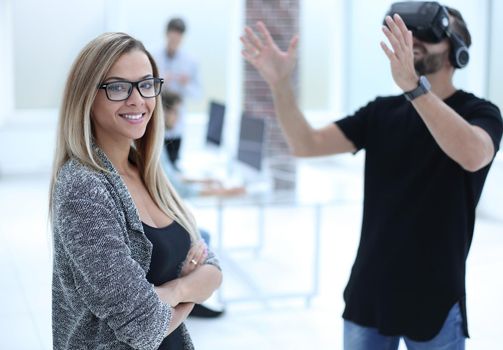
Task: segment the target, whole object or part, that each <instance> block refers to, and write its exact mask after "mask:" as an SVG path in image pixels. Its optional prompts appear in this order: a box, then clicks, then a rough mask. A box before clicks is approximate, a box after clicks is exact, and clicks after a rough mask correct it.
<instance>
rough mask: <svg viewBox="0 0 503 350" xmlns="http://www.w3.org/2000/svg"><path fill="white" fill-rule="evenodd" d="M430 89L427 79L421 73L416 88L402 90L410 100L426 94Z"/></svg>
mask: <svg viewBox="0 0 503 350" xmlns="http://www.w3.org/2000/svg"><path fill="white" fill-rule="evenodd" d="M430 89H431V84H430V82H429V81H428V79H426V77H425V76H424V75H421V76H420V77H419V83H418V85H417V88H415V89H413V90H410V91H406V92H404V95H405V98H406V99H407V101H412V100H414V99H416V98H418V97H419V96H421V95H424V94H426V93H427V92H428V91H430Z"/></svg>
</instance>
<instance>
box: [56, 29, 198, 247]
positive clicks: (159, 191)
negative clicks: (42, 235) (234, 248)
mask: <svg viewBox="0 0 503 350" xmlns="http://www.w3.org/2000/svg"><path fill="white" fill-rule="evenodd" d="M133 50H139V51H141V52H144V53H145V54H146V55H147V57H148V59H149V61H150V63H151V65H152V70H153V74H154V77H158V76H159V71H158V69H157V65H156V63H155V61H154V59H153V58H152V55H151V54H150V53H149V52H148V51H147V50H146V49H145V47H144V46H143V44H142V43H141V42H140V41H138V40H136V39H134V38H132V37H131V36H129V35H127V34H124V33H105V34H102V35H100V36H98V37H97V38H95V39H94V40H92V41H91V42H90V43H88V44H87V45H86V46H85V47H84V48H83V49H82V51H81V52H80V54H79V55H78V56H77V58H76V60H75V62H74V63H73V66H72V68H71V70H70V74H69V76H68V80H67V81H66V86H65V90H64V94H63V101H62V104H61V110H60V114H59V122H58V132H57V141H56V142H57V143H56V152H55V156H54V164H53V171H52V179H51V186H50V194H49V216H50V217H52V214H53V212H52V210H53V195H54V186H55V183H56V179H57V177H58V174H59V171H60V169H61V167H62V166H63V165H64V164H65V163H66V162H67V161H68V160H69V159H70V158H76V159H78V160H79V161H80V162H82V163H83V164H85V165H87V166H89V167H90V168H92V169H94V170H96V171H100V172H103V171H104V172H107V170H106V169H104V167H103V164H100V163H101V162H100V161H99V158H98V156H97V154H96V152H95V151H94V150H93V147H92V139H93V126H92V122H91V108H92V106H93V103H94V99H95V98H96V95H97V93H98V89H97V86H98V85H99V83H101V82H102V81H103V79H105V77H106V74H107V73H108V71H109V70H110V68H111V67H112V65H113V64H114V63H115V62H116V61H117V60H118V59H119V57H121V56H122V55H123V54H125V53H128V52H131V51H133ZM163 134H164V119H163V116H162V105H161V99H160V96H157V97H156V105H155V108H154V111H153V114H152V118H151V119H150V121H149V123H148V125H147V128H146V130H145V134H144V135H143V137H141V138H140V139H138V140H135V141H134V142H133V145H132V147H131V154H132V155H133V158H134V160H135V162H136V165H137V167H138V170H139V172H140V176H141V178H142V180H143V182H144V184H145V186H146V187H147V190H148V192H149V194H150V196H151V197H152V199H153V200H154V202H155V203H156V204H157V206H159V208H161V210H162V211H163V212H164V213H165V214H166V215H168V216H169V217H170V218H171V219H173V220H175V221H177V222H178V223H180V224H181V225H182V226H183V227H184V228H185V229H186V230H187V231H188V232H189V234H190V235H191V238H192V240H193V241H194V240H196V239H198V238H199V233H198V230H197V225H196V223H195V220H194V217H193V216H192V214H191V213H190V211H189V210H188V209H187V208H186V207H185V205H184V204H183V202H182V200H181V199H180V197H179V196H178V194H177V193H176V191H175V190H174V189H173V187H172V186H171V184H170V182H169V181H168V179H167V178H166V175H165V174H164V172H163V171H162V169H161V165H160V155H161V147H162V140H163Z"/></svg>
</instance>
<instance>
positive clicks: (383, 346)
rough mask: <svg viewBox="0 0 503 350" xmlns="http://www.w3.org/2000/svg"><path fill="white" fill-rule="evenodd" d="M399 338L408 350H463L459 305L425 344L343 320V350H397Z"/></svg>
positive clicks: (454, 307) (461, 320)
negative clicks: (383, 333) (386, 334)
mask: <svg viewBox="0 0 503 350" xmlns="http://www.w3.org/2000/svg"><path fill="white" fill-rule="evenodd" d="M401 338H403V340H404V341H405V345H406V346H407V349H408V350H464V349H465V335H464V332H463V319H462V316H461V310H460V308H459V304H458V303H456V304H455V305H454V306H453V307H452V309H451V310H450V311H449V314H448V315H447V319H446V320H445V322H444V325H443V326H442V329H440V332H439V333H438V334H437V335H436V336H435V337H434V338H433V339H431V340H428V341H425V342H418V341H413V340H411V339H409V338H407V337H401V336H385V335H382V334H380V333H379V332H378V331H377V329H376V328H369V327H362V326H359V325H357V324H355V323H353V322H350V321H346V320H344V350H397V349H398V344H399V342H400V339H401Z"/></svg>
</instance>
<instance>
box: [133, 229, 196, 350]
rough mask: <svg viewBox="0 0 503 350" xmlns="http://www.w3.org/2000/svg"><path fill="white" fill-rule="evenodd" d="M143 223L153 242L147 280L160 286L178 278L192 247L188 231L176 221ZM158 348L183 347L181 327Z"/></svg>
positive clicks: (146, 233)
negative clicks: (158, 223) (163, 223)
mask: <svg viewBox="0 0 503 350" xmlns="http://www.w3.org/2000/svg"><path fill="white" fill-rule="evenodd" d="M142 224H143V230H144V231H145V235H146V236H147V238H148V239H149V241H150V242H151V243H152V258H151V261H150V269H149V271H148V273H147V280H148V281H149V282H150V283H152V284H153V285H154V286H159V285H161V284H163V283H166V282H168V281H171V280H173V279H175V278H177V277H178V271H179V268H180V264H181V263H182V262H183V261H184V260H185V257H186V256H187V253H188V251H189V249H190V236H189V234H188V232H187V231H186V230H185V229H184V228H183V227H182V226H180V225H179V224H178V223H177V222H176V221H174V222H173V223H172V224H171V225H169V226H167V227H163V228H155V227H152V226H148V225H147V224H145V223H142ZM158 349H159V350H168V349H169V350H177V349H183V335H182V332H181V329H180V327H178V328H177V329H175V330H174V331H173V332H172V333H170V335H168V336H167V337H166V338H164V340H163V342H162V343H161V345H160V346H159V348H158Z"/></svg>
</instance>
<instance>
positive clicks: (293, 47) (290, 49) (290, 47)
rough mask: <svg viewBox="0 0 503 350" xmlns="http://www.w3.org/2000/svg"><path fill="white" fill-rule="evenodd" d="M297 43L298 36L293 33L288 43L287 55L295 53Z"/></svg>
mask: <svg viewBox="0 0 503 350" xmlns="http://www.w3.org/2000/svg"><path fill="white" fill-rule="evenodd" d="M298 44H299V36H298V35H294V36H293V38H292V40H290V45H288V54H289V55H292V54H294V53H296V51H297V46H298Z"/></svg>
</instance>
